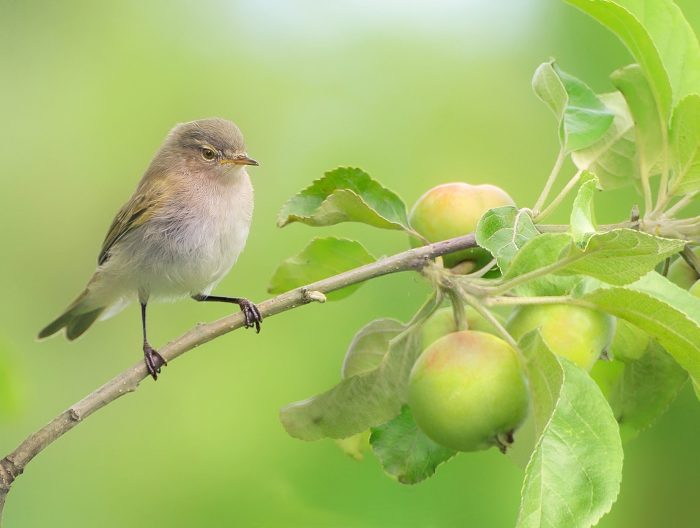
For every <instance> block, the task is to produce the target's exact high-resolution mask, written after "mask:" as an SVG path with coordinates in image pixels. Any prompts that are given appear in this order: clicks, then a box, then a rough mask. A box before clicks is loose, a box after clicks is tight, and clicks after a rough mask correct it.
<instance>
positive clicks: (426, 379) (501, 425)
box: [408, 330, 529, 451]
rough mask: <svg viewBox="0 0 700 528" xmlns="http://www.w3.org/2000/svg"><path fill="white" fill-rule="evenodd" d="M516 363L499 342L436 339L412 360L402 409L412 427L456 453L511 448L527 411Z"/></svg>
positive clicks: (479, 335)
mask: <svg viewBox="0 0 700 528" xmlns="http://www.w3.org/2000/svg"><path fill="white" fill-rule="evenodd" d="M528 401H529V399H528V391H527V385H526V382H525V377H524V373H523V369H522V366H521V364H520V359H519V358H518V356H517V353H516V352H515V350H513V348H512V347H511V346H510V345H508V343H506V342H505V341H503V340H502V339H500V338H498V337H496V336H494V335H491V334H486V333H484V332H475V331H471V330H466V331H462V332H454V333H451V334H447V335H446V336H443V337H441V338H440V339H438V340H437V341H435V342H434V343H433V344H432V345H430V346H429V347H428V348H427V350H425V351H424V352H423V354H422V355H421V356H420V357H419V358H418V360H417V361H416V363H415V365H414V366H413V370H412V371H411V377H410V381H409V388H408V404H409V406H410V407H411V410H412V411H413V417H414V419H415V421H416V424H418V427H419V428H420V429H421V430H422V431H423V432H424V433H425V434H426V435H427V436H428V437H430V438H431V439H432V440H434V441H435V442H437V443H438V444H441V445H443V446H445V447H449V448H452V449H456V450H458V451H476V450H479V449H487V448H489V447H491V446H494V445H496V446H498V447H499V448H501V450H505V448H506V447H507V446H508V445H509V444H510V443H512V433H513V431H514V430H515V429H517V428H518V426H519V425H520V424H521V423H522V422H523V420H524V419H525V417H526V415H527V410H528Z"/></svg>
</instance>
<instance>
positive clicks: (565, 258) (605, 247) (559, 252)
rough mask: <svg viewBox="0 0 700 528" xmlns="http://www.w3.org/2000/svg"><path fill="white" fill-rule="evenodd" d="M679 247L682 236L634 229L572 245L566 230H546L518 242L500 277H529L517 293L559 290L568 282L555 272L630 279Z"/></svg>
mask: <svg viewBox="0 0 700 528" xmlns="http://www.w3.org/2000/svg"><path fill="white" fill-rule="evenodd" d="M683 246H684V242H683V241H681V240H672V239H667V238H660V237H655V236H653V235H649V234H648V233H642V232H640V231H636V230H634V229H614V230H612V231H608V232H606V233H598V234H595V235H593V236H591V237H590V238H589V239H588V243H587V244H586V246H585V247H584V248H580V247H577V246H576V245H575V244H573V238H572V237H571V235H569V234H568V233H545V234H542V235H540V236H538V237H536V238H534V239H532V240H530V241H529V242H528V243H526V244H525V246H523V248H522V249H521V250H520V252H519V253H518V254H517V255H516V256H515V258H514V259H513V262H512V263H511V266H510V268H509V269H508V272H507V273H506V274H505V275H504V276H503V279H502V282H507V281H509V280H512V279H515V278H516V277H521V276H522V275H526V274H529V275H528V276H532V277H533V278H532V281H528V287H526V288H523V286H519V289H518V290H517V291H518V293H519V294H520V295H561V294H562V293H564V291H561V290H562V288H561V286H562V285H563V286H566V285H567V284H566V283H556V282H555V281H556V277H553V276H552V275H551V274H560V275H561V274H566V275H572V274H573V275H587V276H589V277H594V278H597V279H600V280H601V281H604V282H607V283H610V284H619V285H623V284H629V283H631V282H634V281H636V280H637V279H639V278H640V277H641V276H643V275H644V274H646V273H648V272H649V271H652V270H653V269H654V268H655V267H656V265H657V264H658V263H660V262H662V261H663V260H665V259H666V258H668V257H669V256H671V255H674V254H675V253H678V252H679V251H681V250H682V249H683ZM546 273H549V275H545V274H546ZM543 275H544V276H543ZM520 280H523V279H520ZM566 291H570V289H568V290H566Z"/></svg>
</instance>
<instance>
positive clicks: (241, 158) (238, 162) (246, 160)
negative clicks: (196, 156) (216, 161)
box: [221, 154, 260, 166]
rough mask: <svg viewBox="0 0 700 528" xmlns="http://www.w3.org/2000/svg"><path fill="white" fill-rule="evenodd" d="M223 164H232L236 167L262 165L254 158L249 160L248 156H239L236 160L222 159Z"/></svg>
mask: <svg viewBox="0 0 700 528" xmlns="http://www.w3.org/2000/svg"><path fill="white" fill-rule="evenodd" d="M221 163H222V164H225V165H226V164H229V163H232V164H234V165H255V166H257V165H260V164H259V163H258V162H257V161H255V160H254V159H253V158H249V157H248V155H247V154H241V155H239V156H236V157H235V158H231V159H222V160H221Z"/></svg>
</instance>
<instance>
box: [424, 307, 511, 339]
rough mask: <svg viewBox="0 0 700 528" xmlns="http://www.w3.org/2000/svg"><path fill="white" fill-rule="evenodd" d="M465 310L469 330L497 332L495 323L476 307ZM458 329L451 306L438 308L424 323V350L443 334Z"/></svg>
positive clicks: (488, 332)
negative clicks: (485, 317) (490, 321)
mask: <svg viewBox="0 0 700 528" xmlns="http://www.w3.org/2000/svg"><path fill="white" fill-rule="evenodd" d="M464 311H465V315H466V316H467V327H468V329H469V330H477V331H479V332H486V333H487V334H496V333H497V331H496V329H495V328H494V327H493V325H492V324H491V323H489V322H488V321H487V320H486V319H484V316H483V315H481V314H480V313H479V312H477V311H476V310H475V309H474V308H472V307H471V306H466V307H465V309H464ZM457 330H458V328H457V323H456V322H455V318H454V312H453V310H452V307H451V306H448V307H446V308H440V309H439V310H436V311H435V313H434V314H433V315H431V316H430V318H429V319H428V320H427V321H426V322H425V323H424V324H423V328H422V329H421V345H422V348H423V350H425V349H426V348H428V347H429V346H430V345H431V344H432V343H433V342H435V341H437V340H438V339H439V338H441V337H442V336H444V335H447V334H451V333H453V332H457Z"/></svg>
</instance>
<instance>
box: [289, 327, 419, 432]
mask: <svg viewBox="0 0 700 528" xmlns="http://www.w3.org/2000/svg"><path fill="white" fill-rule="evenodd" d="M420 326H421V325H417V326H414V327H412V328H411V329H410V330H408V331H406V332H405V333H403V334H402V335H401V336H399V337H397V338H395V339H394V340H393V341H392V342H391V344H390V346H389V351H388V352H387V353H386V356H384V359H383V360H382V362H381V363H380V364H379V365H378V366H377V368H375V369H374V370H370V371H366V372H363V373H362V374H358V375H356V376H351V377H349V378H346V379H344V380H343V381H341V382H340V383H339V384H338V385H336V386H335V387H333V388H332V389H330V390H328V391H326V392H324V393H322V394H319V395H318V396H314V397H313V398H309V399H308V400H304V401H300V402H296V403H292V404H290V405H287V406H286V407H284V408H283V409H282V410H281V411H280V419H281V421H282V425H284V427H285V429H286V430H287V432H288V433H289V434H290V435H291V436H293V437H295V438H300V439H302V440H318V439H320V438H323V437H330V438H345V437H348V436H351V435H353V434H356V433H360V432H362V431H364V430H365V429H369V428H370V427H375V426H378V425H381V424H383V423H385V422H387V421H388V420H391V419H392V418H394V417H395V416H396V415H397V414H398V413H399V412H400V410H401V406H402V405H403V403H404V402H405V400H406V388H407V384H408V376H409V374H410V372H411V368H412V367H413V363H414V362H415V360H416V358H417V357H418V356H419V355H420V353H421V347H420Z"/></svg>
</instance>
